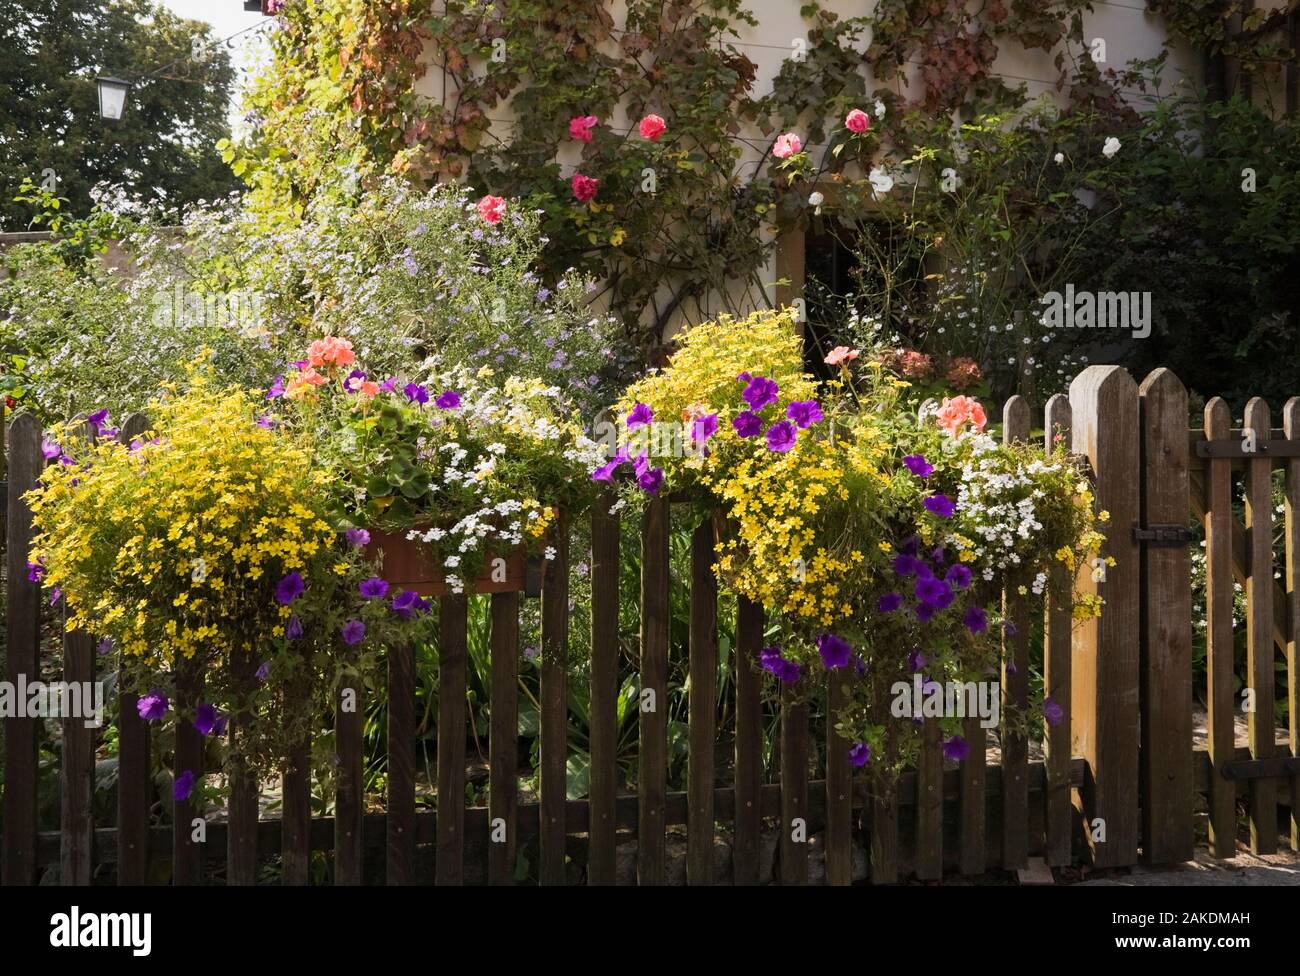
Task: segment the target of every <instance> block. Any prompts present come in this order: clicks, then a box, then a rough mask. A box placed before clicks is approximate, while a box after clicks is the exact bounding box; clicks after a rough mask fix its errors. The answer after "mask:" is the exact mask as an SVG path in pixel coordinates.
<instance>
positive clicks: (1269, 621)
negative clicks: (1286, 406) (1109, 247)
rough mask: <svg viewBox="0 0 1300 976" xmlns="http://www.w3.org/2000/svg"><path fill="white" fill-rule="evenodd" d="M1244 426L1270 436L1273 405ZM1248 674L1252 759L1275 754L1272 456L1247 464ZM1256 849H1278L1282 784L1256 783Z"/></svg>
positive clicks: (1258, 402)
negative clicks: (1279, 798)
mask: <svg viewBox="0 0 1300 976" xmlns="http://www.w3.org/2000/svg"><path fill="white" fill-rule="evenodd" d="M1242 419H1243V423H1242V426H1243V428H1247V429H1250V430H1253V431H1255V433H1256V436H1258V437H1267V436H1268V429H1269V416H1268V404H1267V403H1266V402H1265V401H1264V400H1263V399H1261V398H1260V397H1254V398H1252V399H1251V400H1250V402H1249V403H1247V404H1246V412H1245V416H1244V417H1243V418H1242ZM1245 524H1246V562H1247V576H1246V675H1247V685H1248V686H1249V687H1250V688H1251V689H1252V690H1253V691H1254V698H1255V701H1254V707H1253V708H1252V709H1250V710H1249V711H1248V712H1247V713H1246V734H1247V737H1248V740H1249V745H1250V756H1251V758H1252V759H1268V758H1269V757H1271V756H1272V755H1273V750H1274V748H1275V745H1274V738H1273V736H1274V717H1273V683H1274V681H1275V680H1276V677H1275V675H1274V669H1273V633H1272V627H1273V465H1272V462H1270V461H1269V460H1268V459H1267V458H1259V459H1257V460H1252V461H1248V462H1246V518H1245ZM1250 850H1251V853H1254V854H1273V853H1276V852H1277V782H1276V781H1275V780H1273V779H1271V778H1267V777H1264V778H1260V779H1255V780H1251V783H1250Z"/></svg>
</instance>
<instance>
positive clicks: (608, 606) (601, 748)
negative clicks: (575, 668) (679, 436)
mask: <svg viewBox="0 0 1300 976" xmlns="http://www.w3.org/2000/svg"><path fill="white" fill-rule="evenodd" d="M614 501H615V497H614V494H613V492H604V493H602V495H601V497H600V498H599V499H597V501H596V507H595V509H594V510H593V511H592V515H591V822H590V825H589V826H588V845H589V848H588V850H589V853H588V855H587V881H588V883H590V884H613V883H614V882H615V880H616V874H615V870H616V864H615V856H616V846H615V845H616V843H617V833H616V816H615V813H616V809H615V808H616V803H617V796H616V790H617V784H618V651H619V645H618V591H619V585H618V582H619V580H618V576H619V518H618V515H617V514H614V515H610V514H609V510H610V508H611V506H612V505H613V504H614Z"/></svg>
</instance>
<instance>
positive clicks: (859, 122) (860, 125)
mask: <svg viewBox="0 0 1300 976" xmlns="http://www.w3.org/2000/svg"><path fill="white" fill-rule="evenodd" d="M844 128H846V129H848V130H849V131H850V132H856V133H858V134H859V135H861V134H862V133H863V132H866V131H867V130H868V129H869V128H871V117H870V116H869V115H867V113H866V112H864V111H862V109H860V108H855V109H854V110H853V111H852V112H850V113H849V114H848V115H847V116H846V117H845V119H844Z"/></svg>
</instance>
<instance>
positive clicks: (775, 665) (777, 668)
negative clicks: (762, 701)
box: [758, 647, 801, 685]
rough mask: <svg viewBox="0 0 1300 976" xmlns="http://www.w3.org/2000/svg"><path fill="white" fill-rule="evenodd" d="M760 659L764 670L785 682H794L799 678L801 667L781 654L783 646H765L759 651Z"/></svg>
mask: <svg viewBox="0 0 1300 976" xmlns="http://www.w3.org/2000/svg"><path fill="white" fill-rule="evenodd" d="M758 660H759V663H760V664H761V665H762V667H763V670H764V671H769V672H771V673H772V674H774V675H776V677H777V678H778V679H779V680H780V681H781V682H783V683H784V684H788V685H789V684H794V683H795V682H796V681H798V680H799V676H800V670H801V669H800V667H799V665H797V664H795V662H793V661H787V660H786V659H785V658H783V657H782V656H781V648H779V647H765V648H763V649H762V650H761V651H759V652H758Z"/></svg>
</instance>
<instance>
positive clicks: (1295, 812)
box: [1282, 16, 1300, 851]
mask: <svg viewBox="0 0 1300 976" xmlns="http://www.w3.org/2000/svg"><path fill="white" fill-rule="evenodd" d="M1295 23H1300V18H1294V16H1293V25H1294V24H1295ZM1296 74H1297V75H1298V76H1300V69H1297V70H1296ZM1287 77H1288V79H1291V74H1290V71H1289V70H1288V76H1287ZM1290 91H1291V88H1290V87H1288V93H1289V92H1290ZM1282 429H1283V430H1285V431H1286V436H1287V437H1289V438H1290V439H1291V440H1300V397H1292V398H1291V399H1290V400H1288V401H1287V402H1286V406H1284V407H1283V408H1282ZM1282 517H1283V519H1284V531H1283V535H1284V537H1285V544H1286V570H1285V575H1284V577H1283V580H1284V583H1285V586H1286V608H1287V618H1288V619H1289V620H1290V621H1291V627H1290V639H1289V640H1288V641H1287V645H1286V687H1287V711H1288V714H1289V717H1290V728H1289V729H1288V731H1289V733H1290V736H1291V755H1292V756H1293V757H1295V758H1300V458H1292V459H1291V460H1289V461H1288V462H1287V466H1286V486H1285V491H1284V500H1283V508H1282ZM1291 849H1292V850H1293V851H1300V776H1292V777H1291Z"/></svg>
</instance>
